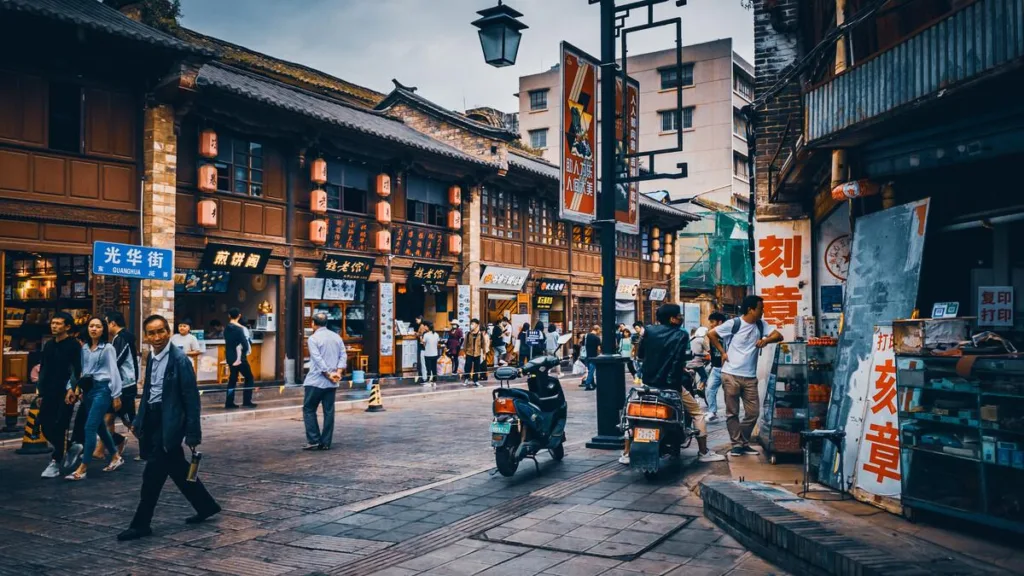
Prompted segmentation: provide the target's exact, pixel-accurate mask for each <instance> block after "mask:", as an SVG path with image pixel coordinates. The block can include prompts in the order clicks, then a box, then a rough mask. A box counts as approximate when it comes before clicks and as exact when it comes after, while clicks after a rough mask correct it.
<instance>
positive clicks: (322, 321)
mask: <svg viewBox="0 0 1024 576" xmlns="http://www.w3.org/2000/svg"><path fill="white" fill-rule="evenodd" d="M313 325H314V326H321V327H323V326H327V312H314V313H313Z"/></svg>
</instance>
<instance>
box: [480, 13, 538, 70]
mask: <svg viewBox="0 0 1024 576" xmlns="http://www.w3.org/2000/svg"><path fill="white" fill-rule="evenodd" d="M477 14H479V15H480V19H479V20H476V21H475V22H473V26H476V27H477V28H479V29H480V47H481V48H483V50H484V60H485V61H487V63H488V64H490V65H491V66H494V67H495V68H503V67H505V66H511V65H513V64H515V63H516V54H518V53H519V41H520V40H521V39H522V37H523V34H522V32H521V31H522V30H524V29H526V28H529V26H527V25H526V24H523V23H522V22H520V21H519V20H518V18H522V17H523V15H522V14H521V13H520V12H518V11H516V10H514V9H512V8H510V7H508V6H505V5H503V4H502V3H501V0H498V5H497V6H495V7H494V8H486V9H484V10H481V11H479V12H477Z"/></svg>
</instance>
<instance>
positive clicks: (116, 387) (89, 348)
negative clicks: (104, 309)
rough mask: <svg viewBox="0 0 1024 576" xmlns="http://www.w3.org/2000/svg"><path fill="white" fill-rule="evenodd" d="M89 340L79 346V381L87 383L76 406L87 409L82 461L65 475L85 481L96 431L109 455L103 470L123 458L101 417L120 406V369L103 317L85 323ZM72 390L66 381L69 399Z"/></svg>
mask: <svg viewBox="0 0 1024 576" xmlns="http://www.w3.org/2000/svg"><path fill="white" fill-rule="evenodd" d="M87 330H88V340H87V342H86V343H85V344H83V345H82V375H81V377H79V379H78V383H79V384H80V385H81V384H86V383H87V382H90V381H91V382H90V383H89V384H88V385H87V386H86V388H88V390H87V391H86V392H85V399H84V400H83V401H82V406H81V407H80V408H79V409H82V408H85V409H86V410H88V412H87V415H86V420H85V449H84V450H83V452H82V464H81V465H79V467H78V469H77V470H75V471H74V472H72V473H71V474H68V475H67V476H65V479H67V480H85V473H86V471H87V470H88V468H89V463H90V462H91V461H92V459H93V452H94V451H95V450H96V435H97V434H99V437H100V439H101V440H102V441H103V445H104V446H105V447H106V449H107V453H108V454H111V457H110V463H109V464H108V465H107V466H106V467H105V468H104V469H103V471H104V472H113V471H114V470H117V469H118V468H120V467H121V466H122V465H123V464H124V458H121V455H120V454H118V452H117V446H115V445H114V438H113V437H112V436H111V435H110V430H108V429H107V427H106V425H105V423H104V421H103V417H104V416H105V415H106V414H107V412H108V411H110V409H111V406H113V409H114V410H115V411H117V410H120V409H121V372H120V370H119V369H118V367H117V352H116V351H115V350H114V346H113V345H112V344H110V343H109V332H108V328H107V323H106V322H104V321H103V319H102V318H99V317H94V318H92V319H91V320H89V324H88V325H87ZM75 394H76V393H75V391H74V390H73V389H72V387H71V383H70V382H68V393H67V395H68V399H69V400H71V399H73V398H74V397H75Z"/></svg>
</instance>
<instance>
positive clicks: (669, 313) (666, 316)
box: [654, 304, 683, 324]
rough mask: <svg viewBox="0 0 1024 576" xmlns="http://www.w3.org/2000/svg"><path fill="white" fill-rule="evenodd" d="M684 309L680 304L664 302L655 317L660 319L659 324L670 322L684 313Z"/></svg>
mask: <svg viewBox="0 0 1024 576" xmlns="http://www.w3.org/2000/svg"><path fill="white" fill-rule="evenodd" d="M682 313H683V312H682V309H681V308H679V304H662V305H661V306H658V311H657V312H656V313H655V315H654V316H655V318H657V319H658V324H668V323H669V322H671V321H672V319H673V318H675V317H676V316H679V315H680V314H682Z"/></svg>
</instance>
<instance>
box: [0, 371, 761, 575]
mask: <svg viewBox="0 0 1024 576" xmlns="http://www.w3.org/2000/svg"><path fill="white" fill-rule="evenodd" d="M567 390H568V395H569V403H570V421H569V425H568V428H567V434H568V439H569V447H568V449H567V450H566V452H567V453H566V457H565V460H564V461H563V462H561V463H556V462H553V461H552V460H551V459H550V458H548V457H547V456H546V455H545V456H541V457H540V468H541V474H540V475H539V476H538V475H537V473H536V471H535V470H534V467H533V465H532V463H531V462H525V463H523V465H521V467H520V469H519V472H518V473H517V474H516V476H515V477H513V478H511V479H506V478H503V477H501V476H498V475H492V474H491V469H492V468H493V453H492V451H491V449H490V446H489V439H490V437H489V434H488V433H487V423H488V422H489V421H490V394H489V393H478V394H465V395H456V396H447V395H442V394H436V395H433V396H434V397H433V398H430V397H429V396H428V397H426V398H423V399H422V400H421V401H417V402H411V403H408V404H404V405H400V406H395V407H393V408H389V409H388V411H387V412H384V413H377V414H367V413H363V412H353V413H345V414H341V415H340V416H339V420H338V428H337V431H336V435H335V445H334V448H333V449H332V450H331V451H329V452H312V453H311V452H302V451H299V450H298V448H299V446H301V445H302V443H303V437H302V425H301V422H299V421H298V418H281V419H267V420H259V421H251V422H224V423H211V424H207V425H206V426H205V428H204V444H203V447H202V449H203V451H204V452H205V453H206V455H207V456H206V458H205V459H204V462H203V472H202V476H203V481H204V482H205V483H206V484H208V485H209V487H210V490H211V492H212V493H213V494H214V496H215V497H216V498H217V499H218V500H219V501H220V503H221V505H222V506H224V508H225V512H224V513H223V514H221V515H220V516H219V517H217V518H216V519H214V520H213V521H211V522H209V523H207V524H203V525H199V526H186V525H185V524H184V522H183V519H184V518H185V517H186V516H188V515H189V514H190V510H189V509H188V507H187V504H186V503H185V501H184V499H183V498H182V497H181V496H180V495H179V494H178V492H177V490H175V489H174V488H173V486H171V485H170V484H168V486H167V489H166V490H165V491H164V494H163V495H162V497H161V505H160V506H159V507H158V509H157V514H156V519H155V521H154V526H153V528H154V531H155V534H154V536H153V537H151V538H148V539H144V540H141V541H137V542H131V543H119V542H117V541H116V540H115V538H114V535H115V534H116V533H117V532H118V531H119V530H121V529H122V528H123V527H125V525H126V524H127V523H128V521H129V519H130V517H131V514H132V511H133V510H134V507H135V505H136V503H137V501H138V490H139V486H140V484H141V471H142V464H141V463H137V462H129V464H128V465H127V466H125V467H124V468H122V469H121V470H119V471H117V472H115V473H113V474H104V473H102V472H100V470H99V467H98V466H94V469H93V470H92V471H91V472H90V474H89V478H88V480H86V481H85V482H81V483H67V482H63V481H57V480H42V479H40V478H39V473H40V471H41V470H42V468H43V467H44V466H45V463H46V462H45V460H46V457H45V456H18V455H15V454H14V451H13V449H11V448H0V494H3V495H4V498H2V499H0V558H4V561H3V563H2V564H0V574H3V575H7V574H12V575H14V574H17V575H19V576H21V575H26V574H45V575H51V574H52V575H57V574H60V575H63V574H69V575H70V574H75V575H78V576H83V575H89V574H104V575H108V574H112V575H126V574H135V575H142V574H145V575H149V574H195V575H205V574H234V575H262V574H267V575H279V574H287V575H299V574H353V575H355V574H402V575H408V574H419V573H425V574H477V573H483V574H517V575H520V574H521V575H528V574H556V575H562V576H566V575H572V574H611V575H615V574H636V573H649V574H653V573H656V574H665V573H672V574H695V575H698V576H699V575H719V574H732V575H735V576H743V575H753V574H771V573H774V574H781V572H780V571H778V570H777V569H775V568H773V567H771V566H770V565H768V564H766V563H764V562H762V561H761V560H759V559H758V558H757V557H755V556H754V555H752V554H751V553H749V552H747V551H746V550H744V549H742V548H741V547H740V546H739V545H738V544H737V543H736V542H735V541H733V540H732V539H730V538H728V537H727V536H724V534H723V533H721V532H719V531H718V530H717V529H715V528H714V527H713V526H711V524H710V523H708V522H707V521H706V520H704V519H703V518H701V517H700V516H701V514H702V509H701V507H700V501H699V500H698V499H697V498H696V496H695V495H693V494H692V493H691V490H690V488H691V487H692V486H694V485H695V484H696V482H697V481H698V480H699V478H700V476H702V475H703V474H706V473H711V472H714V473H719V474H722V473H725V472H726V468H725V465H724V464H718V465H715V466H710V467H709V466H696V465H694V466H689V467H687V468H686V469H684V470H682V471H680V472H677V473H676V474H674V475H668V476H666V477H665V478H664V479H662V480H661V481H659V482H656V483H649V482H647V481H646V480H645V479H644V478H643V476H642V475H639V474H632V473H630V472H629V471H628V470H627V469H626V468H625V467H622V466H620V465H619V464H617V463H615V462H614V459H615V458H616V457H617V454H610V453H607V452H599V451H590V450H586V449H584V448H583V443H584V442H585V441H586V440H588V439H589V438H590V436H592V435H593V433H594V429H593V424H592V418H593V414H594V400H595V399H594V395H593V394H590V393H585V392H582V391H580V390H579V389H578V388H576V387H575V386H574V385H571V384H569V385H568V386H567ZM715 437H716V438H717V439H718V440H719V441H721V440H722V439H723V437H722V433H721V432H716V436H715ZM134 453H135V448H134V447H131V448H129V454H134ZM687 454H688V455H689V456H691V457H692V456H693V455H694V450H693V449H692V448H691V449H690V450H689V451H687ZM530 534H543V535H544V536H533V537H531V536H530ZM548 536H550V538H549V537H548ZM531 538H534V539H536V541H532V540H531ZM541 540H543V541H541Z"/></svg>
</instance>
